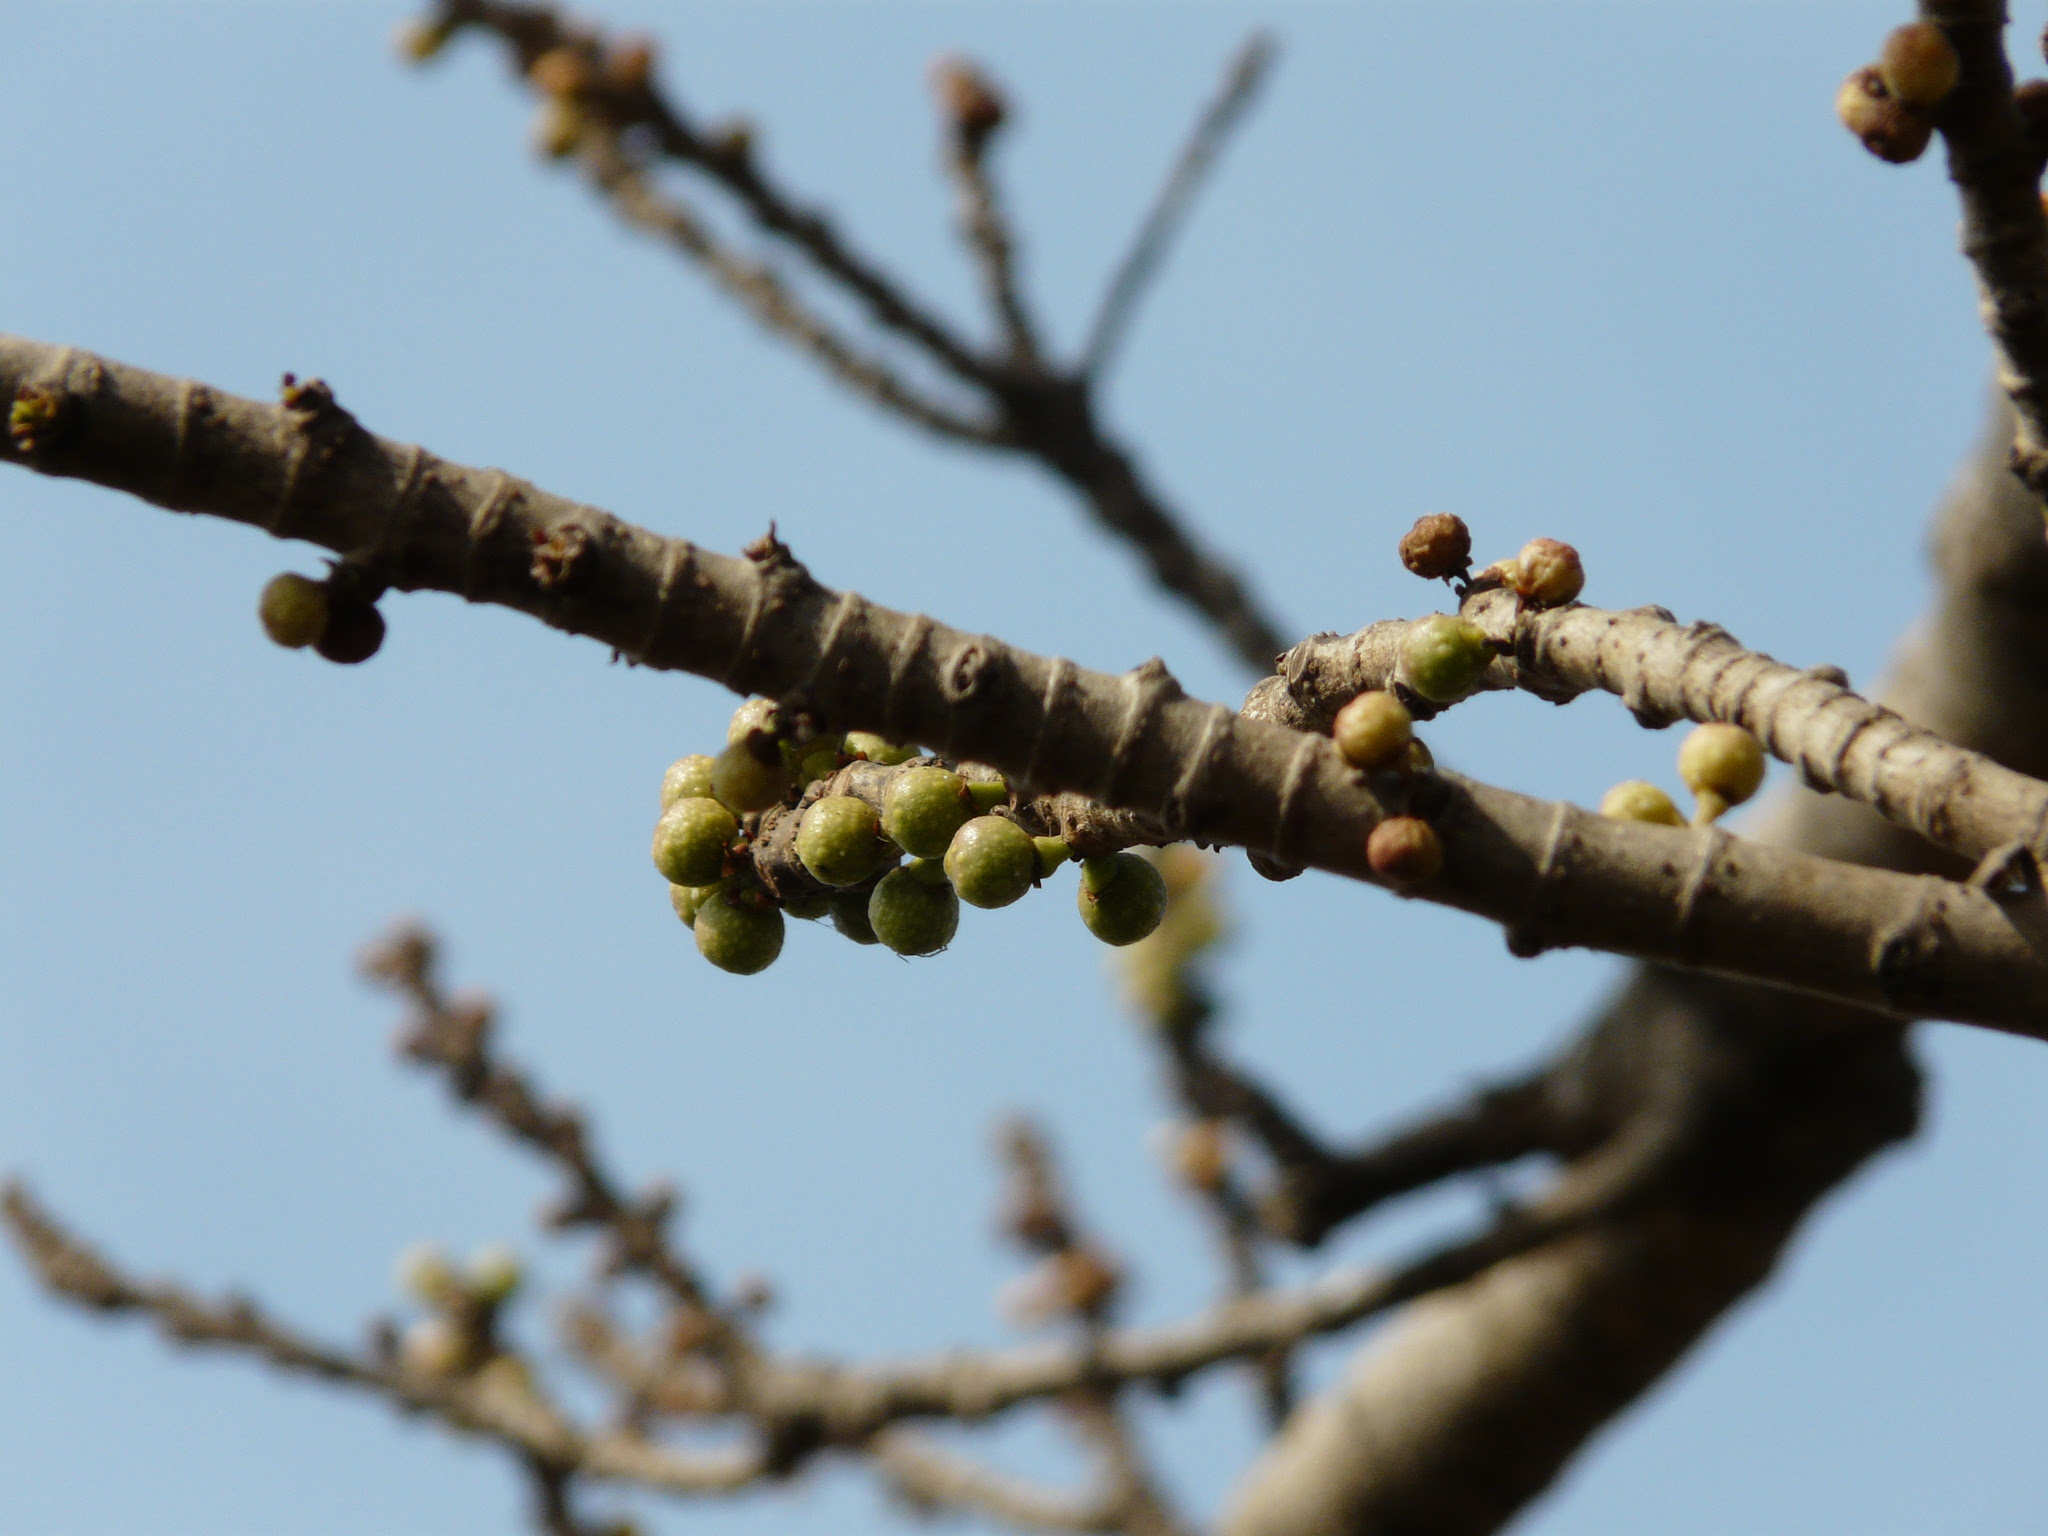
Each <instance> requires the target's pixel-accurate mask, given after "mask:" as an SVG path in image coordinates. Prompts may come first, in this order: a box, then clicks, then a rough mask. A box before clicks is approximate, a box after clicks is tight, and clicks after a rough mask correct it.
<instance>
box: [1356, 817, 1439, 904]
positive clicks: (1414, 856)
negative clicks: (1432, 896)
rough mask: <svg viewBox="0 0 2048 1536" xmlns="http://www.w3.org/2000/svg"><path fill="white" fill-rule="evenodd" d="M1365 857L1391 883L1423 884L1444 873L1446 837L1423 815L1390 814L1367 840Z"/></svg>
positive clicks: (1393, 884) (1383, 878)
mask: <svg viewBox="0 0 2048 1536" xmlns="http://www.w3.org/2000/svg"><path fill="white" fill-rule="evenodd" d="M1365 861H1366V863H1368V864H1370V865H1371V866H1372V872H1373V873H1374V874H1376V875H1378V876H1379V877H1380V878H1381V879H1382V880H1384V881H1386V882H1387V884H1389V885H1392V886H1396V887H1400V886H1409V885H1420V884H1421V883H1422V882H1423V881H1425V880H1434V879H1435V878H1436V877H1437V876H1438V875H1440V874H1442V873H1443V867H1444V845H1443V840H1442V839H1441V838H1439V837H1438V836H1437V835H1436V828H1435V827H1432V826H1431V825H1430V824H1429V823H1428V822H1426V821H1424V820H1423V819H1422V818H1421V817H1419V816H1389V817H1388V818H1387V819H1386V820H1385V821H1383V822H1381V823H1380V824H1379V825H1378V826H1376V827H1374V828H1373V829H1372V835H1371V836H1370V837H1368V838H1367V839H1366V840H1365Z"/></svg>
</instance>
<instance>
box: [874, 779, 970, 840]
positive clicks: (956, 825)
mask: <svg viewBox="0 0 2048 1536" xmlns="http://www.w3.org/2000/svg"><path fill="white" fill-rule="evenodd" d="M973 814H974V802H973V801H971V800H970V799H968V797H967V781H966V780H965V779H963V778H961V777H960V775H959V774H957V773H955V772H953V771H952V770H951V769H950V768H906V769H904V770H903V771H902V772H901V773H899V774H897V775H896V777H895V778H894V779H892V780H890V782H889V788H888V789H887V790H886V791H885V792H884V793H883V795H882V830H883V831H885V832H887V833H888V834H889V836H890V837H892V838H893V839H895V841H896V845H897V846H898V847H899V848H901V849H902V850H903V851H904V852H905V853H908V854H912V855H915V856H916V857H917V858H920V859H942V858H944V857H945V856H946V849H947V847H948V846H950V845H951V843H952V841H953V834H954V833H955V832H958V831H959V830H960V827H961V824H962V823H963V822H965V821H966V820H967V819H968V817H970V816H972V815H973Z"/></svg>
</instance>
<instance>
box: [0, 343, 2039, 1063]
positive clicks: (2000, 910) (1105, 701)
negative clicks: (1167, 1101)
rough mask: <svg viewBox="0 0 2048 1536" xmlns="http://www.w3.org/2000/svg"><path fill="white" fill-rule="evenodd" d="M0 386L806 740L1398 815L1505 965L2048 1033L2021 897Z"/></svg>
mask: <svg viewBox="0 0 2048 1536" xmlns="http://www.w3.org/2000/svg"><path fill="white" fill-rule="evenodd" d="M0 395H6V396H11V397H13V398H14V399H15V400H16V416H17V423H16V427H15V430H14V432H13V434H12V436H11V438H10V440H9V441H8V442H7V443H6V444H5V445H4V446H0V458H5V459H6V460H9V461H11V462H16V463H21V464H24V465H26V466H27V467H30V468H33V469H36V470H38V471H41V472H43V473H47V474H54V475H63V476H68V477H72V478H78V479H86V480H91V481H93V482H95V483H98V484H102V485H107V486H110V487H113V488H115V489H119V490H125V491H128V492H130V493H132V494H135V495H137V496H140V497H141V498H143V499H144V500H148V501H152V502H155V503H157V504H159V505H162V506H166V507H171V508H174V509H179V510H189V511H204V512H208V513H211V514H213V515H216V516H222V517H226V518H230V519H232V520H235V521H238V522H245V523H249V524H252V525H254V526H256V527H260V528H263V529H265V530H266V531H268V532H270V533H272V534H274V535H276V536H277V537H280V538H298V539H305V540H308V541H310V542H313V543H316V544H319V545H322V546H324V547H326V548H328V549H332V550H336V551H339V552H343V553H345V554H348V555H349V556H350V557H351V558H352V559H353V560H355V561H357V562H358V563H359V564H360V565H361V566H363V567H364V568H366V569H371V570H374V571H375V573H376V575H377V577H378V578H379V579H380V580H382V581H383V582H385V583H387V584H388V585H390V586H392V587H396V588H399V589H401V590H422V589H431V590H438V591H444V592H454V593H459V594H461V595H462V596H464V597H466V598H468V599H470V600H471V601H474V602H491V603H497V604H501V605H503V606H506V607H510V608H515V609H518V610H519V611H521V612H525V613H529V614H532V615H534V616H536V617H538V618H540V619H542V620H543V621H544V622H546V623H549V624H551V625H554V626H555V627H557V628H560V629H565V630H568V631H571V632H573V633H578V634H584V635H588V636H590V637H592V638H594V639H598V640H601V641H603V642H604V643H606V644H608V645H610V646H612V647H613V648H614V649H615V650H617V651H618V652H619V653H620V654H622V655H624V656H625V657H627V658H628V659H630V660H633V661H636V662H638V663H641V664H644V665H647V666H653V667H659V668H668V669H675V670H682V671H689V672H694V673H696V674H698V675H700V676H704V677H709V678H713V679H715V680H717V681H719V682H722V683H724V684H725V685H726V686H728V687H731V688H734V689H737V690H743V691H750V692H758V693H765V694H768V695H770V696H774V697H778V698H782V699H783V700H784V701H785V703H787V704H790V705H791V706H792V707H793V709H794V710H795V711H796V712H799V713H805V714H809V715H810V716H812V717H813V718H814V719H815V720H816V722H817V723H818V724H819V725H820V726H821V727H823V728H827V729H865V730H873V731H878V732H880V733H881V734H883V735H885V736H887V737H889V738H890V739H892V740H899V741H902V740H909V741H918V742H923V743H926V744H929V745H932V746H935V747H937V748H939V749H940V750H942V751H943V752H944V753H945V754H946V755H947V756H950V757H954V758H972V759H975V760H977V761H981V762H986V763H990V764H993V765H994V766H995V767H997V768H999V769H1001V770H1003V771H1004V772H1005V773H1007V774H1009V775H1010V776H1011V777H1012V778H1013V780H1015V781H1016V782H1017V783H1019V784H1022V785H1025V786H1029V787H1034V788H1037V789H1041V790H1049V791H1061V790H1069V791H1076V792H1081V793H1085V794H1088V795H1091V796H1092V797H1094V798H1096V799H1098V800H1100V801H1102V802H1103V803H1105V804H1107V805H1109V806H1111V807H1114V808H1118V809H1123V810H1130V811H1136V812H1139V813H1141V814H1144V815H1147V816H1152V817H1156V818H1158V820H1159V821H1160V822H1161V823H1162V824H1163V825H1164V826H1165V827H1166V829H1167V830H1168V832H1169V833H1170V834H1171V835H1175V836H1179V837H1186V838H1192V839H1195V840H1198V841H1202V842H1207V843H1214V844H1230V845H1235V846H1241V847H1245V848H1248V849H1251V850H1254V851H1256V852H1259V853H1261V854H1264V855H1267V856H1269V857H1271V858H1274V859H1278V860H1282V861H1290V862H1296V863H1304V864H1308V865H1311V866H1314V867H1316V868H1321V869H1326V870H1329V871H1331V872H1333V873H1336V874H1342V875H1348V876H1351V877H1354V878H1359V879H1371V878H1373V875H1372V871H1371V868H1370V866H1369V864H1368V863H1367V860H1366V857H1365V836H1366V833H1367V832H1368V831H1369V830H1370V829H1371V827H1372V826H1373V825H1374V824H1375V823H1376V822H1377V821H1378V820H1379V819H1380V818H1381V817H1382V816H1384V815H1386V814H1389V813H1390V812H1391V811H1393V810H1394V809H1397V808H1399V809H1408V810H1413V811H1415V812H1417V813H1418V814H1422V815H1425V816H1427V817H1428V818H1429V819H1430V820H1431V821H1432V822H1433V824H1434V825H1435V826H1436V828H1437V830H1438V832H1439V834H1440V835H1441V837H1442V839H1443V843H1444V847H1445V851H1446V858H1445V864H1444V869H1443V873H1442V874H1441V876H1440V877H1438V878H1437V879H1435V880H1432V881H1430V882H1428V883H1427V884H1425V885H1423V886H1420V887H1416V888H1414V889H1413V890H1412V892H1411V894H1414V895H1418V896H1422V897H1425V898H1427V899H1430V900H1433V901H1439V902H1442V903H1445V904H1447V905H1451V906H1455V907H1459V908H1461V909H1463V910H1466V911H1469V912H1474V913H1477V914H1479V915H1481V916H1485V917H1490V918H1492V919H1494V920H1495V921H1498V922H1500V923H1502V924H1504V925H1505V926H1506V927H1507V929H1508V933H1509V943H1510V947H1511V948H1514V949H1515V950H1516V951H1517V952H1518V953H1534V952H1536V951H1537V950H1540V949H1542V948H1545V947H1549V946H1555V945H1563V944H1583V945H1589V946H1591V947H1596V948H1602V949H1609V950H1613V951H1616V952H1619V953H1623V954H1631V955H1636V956H1639V957H1642V958H1647V959H1660V960H1668V961H1671V962H1673V963H1676V964H1681V965H1687V966H1693V967H1698V968H1702V969H1707V970H1713V971H1720V972H1723V973H1726V974H1729V975H1735V976H1746V977H1750V978H1753V979H1757V980H1763V981H1769V982H1772V983H1774V984H1776V985H1781V986H1788V987H1793V988H1798V989H1801V990H1806V991H1810V992H1814V993H1818V994H1820V995H1824V996H1829V997H1834V998H1838V999H1842V1000H1845V1001H1850V1002H1855V1003H1860V1004H1865V1005H1867V1006H1871V1007H1876V1008H1880V1009H1883V1010H1885V1011H1886V1012H1889V1013H1893V1014H1895V1015H1897V1016H1900V1017H1906V1018H1922V1017H1938V1018H1949V1019H1955V1020H1958V1021H1961V1022H1967V1023H1980V1024H1986V1025H1989V1026H1991V1027H1994V1028H2000V1029H2006V1030H2010V1031H2013V1032H2015V1033H2020V1034H2029V1035H2035V1036H2043V1035H2048V961H2044V958H2043V952H2042V948H2041V945H2040V942H2039V940H2038V937H2037V934H2036V931H2035V929H2034V927H2033V926H2032V925H2033V924H2034V923H2035V920H2036V916H2037V914H2038V912H2039V909H2040V906H2041V903H2040V902H2039V901H2038V900H2036V899H2034V898H2031V897H2030V898H2028V899H2026V900H2022V901H2016V902H2006V903H2001V901H1999V900H1997V899H1994V897H1993V896H1992V895H1991V894H1989V893H1987V892H1986V891H1985V890H1983V889H1979V888H1977V887H1975V886H1971V885H1964V884H1958V883H1955V882H1952V881H1944V880H1938V879H1933V878H1929V877H1918V876H1905V875H1896V874H1891V873H1888V872H1884V871H1874V870H1865V869H1859V868H1855V867H1852V866H1849V865H1844V864H1837V863H1834V862H1831V861H1829V860H1825V859H1819V858H1814V857H1812V856H1810V855H1804V854H1798V853H1792V852H1787V851H1783V850H1779V849H1774V848H1769V847H1766V846H1764V845H1761V844H1757V843H1751V842H1747V841H1744V840H1741V839H1736V838H1731V837H1729V836H1728V835H1727V834H1725V833H1722V832H1719V831H1717V830H1713V829H1707V830H1704V831H1688V830H1679V829H1672V828H1664V827H1653V826H1644V825H1640V824H1634V823H1622V822H1617V821H1613V820H1610V819H1608V818H1604V817H1600V816H1594V815H1591V814H1588V813H1586V812H1583V811H1579V810H1576V809H1574V808H1572V807H1570V806H1566V805H1561V804H1552V803H1546V802H1543V801H1539V800H1534V799H1531V798H1529V797H1527V796H1523V795H1518V794H1514V793H1512V792H1510V791H1507V790H1502V789H1496V788H1492V787H1490V786H1486V785H1482V784H1477V783H1474V782H1471V781H1468V780H1464V779H1460V778H1458V777H1456V776H1455V775H1441V776H1438V775H1424V776H1421V777H1419V778H1417V779H1414V780H1399V781H1391V780H1390V781H1387V782H1384V783H1382V782H1381V781H1377V780H1375V781H1372V782H1368V781H1367V780H1366V779H1365V777H1364V776H1362V775H1360V774H1358V773H1357V772H1355V771H1353V770H1352V769H1350V768H1348V767H1347V766H1346V765H1345V763H1344V762H1343V760H1342V759H1341V758H1340V757H1339V756H1338V754H1337V752H1336V750H1335V748H1334V747H1333V746H1332V745H1331V744H1330V743H1329V741H1328V740H1327V739H1325V738H1322V737H1317V736H1310V735H1306V734H1303V733H1300V732H1297V731H1294V730H1290V729H1288V728H1286V727H1284V726H1281V725H1278V724H1274V723H1272V722H1269V721H1264V720H1259V719H1255V718H1244V717H1239V716H1237V715H1234V714H1233V713H1232V712H1231V711H1230V710H1228V709H1227V708H1225V707H1223V706H1221V705H1217V704H1209V703H1202V702H1198V701H1195V700H1191V699H1188V698H1187V697H1186V696H1185V695H1184V694H1183V693H1182V692H1181V690H1180V688H1179V686H1178V684H1176V683H1175V681H1174V680H1173V678H1172V676H1171V675H1170V674H1169V673H1168V672H1167V671H1166V669H1165V668H1164V667H1163V666H1162V665H1161V664H1159V663H1158V662H1157V661H1156V660H1155V661H1151V662H1148V663H1146V664H1145V665H1144V666H1141V667H1139V668H1137V669H1135V670H1133V671H1131V672H1129V673H1126V674H1124V675H1123V676H1121V677H1111V676H1108V675H1107V674H1103V673H1096V672H1090V671H1087V670H1084V669H1082V668H1079V667H1076V666H1075V665H1074V664H1073V663H1071V662H1069V661H1065V660H1058V659H1050V658H1045V657H1039V656H1034V655H1031V654H1029V653H1027V652H1023V651H1020V650H1017V649H1015V648H1014V647H1011V646H1008V645H1005V644H1003V643H1002V642H1001V641H998V640H995V639H993V638H991V637H988V636H973V635H967V634H963V633H961V632H960V631H957V630H953V629H949V628H947V627H945V626H943V625H940V624H937V623H934V622H933V621H932V620H930V619H928V618H925V617H923V616H920V615H909V614H903V613H898V612H894V611H892V610H890V609H887V608H883V607H880V606H879V605H876V604H872V603H869V602H867V601H866V600H865V599H863V598H861V597H860V596H858V595H857V594H854V593H841V592H834V591H831V590H829V589H827V588H825V587H823V586H821V585H819V584H818V583H817V582H815V581H814V580H812V579H811V577H810V575H809V573H808V572H807V571H805V570H804V569H803V567H802V566H801V565H799V564H798V563H797V562H796V561H795V560H794V559H793V558H792V557H791V556H790V555H789V552H788V551H787V550H786V549H785V548H784V547H783V546H781V545H780V544H779V543H776V542H774V541H773V540H772V539H770V540H767V541H764V542H763V543H761V544H760V545H757V546H756V547H755V549H754V550H753V551H752V552H751V555H750V558H748V559H745V560H736V559H732V558H730V557H727V556H723V555H717V554H713V553H710V552H709V551H706V550H702V549H699V548H697V547H696V546H695V545H693V544H690V543H688V542H686V541H684V540H680V539H663V538H661V537H659V536H657V535H655V534H653V533H650V532H648V531H646V530H645V529H640V528H635V527H633V526H631V525H629V524H627V523H624V522H621V521H620V520H619V519H617V518H615V517H613V516H611V515H610V514H609V513H606V512H602V511H600V510H598V509H597V508H594V507H589V506H583V505H579V504H577V503H574V502H570V501H566V500H563V499H562V498H560V497H556V496H552V495H550V494H548V493H546V492H544V491H541V490H539V489H538V488H536V487H534V486H532V485H529V484H527V483H526V482H524V481H520V480H517V479H515V478H513V477H512V476H510V475H507V474H505V473H504V472H503V471H499V470H478V469H472V468H468V467H466V466H462V465H458V464H453V463H450V462H449V461H447V460H444V459H439V458H436V457H435V456H434V455H432V454H430V453H428V452H426V450H424V449H422V448H418V447H414V446H411V445H407V444H399V443H394V442H390V441H387V440H385V439H381V438H378V437H375V436H373V435H372V434H370V433H369V432H367V431H365V430H364V429H363V428H362V427H360V426H359V425H358V424H357V423H356V421H355V419H354V418H353V417H352V416H350V415H349V414H348V413H347V412H346V411H345V410H343V409H342V408H341V407H340V406H339V405H337V404H336V403H335V401H334V399H333V397H332V395H331V394H330V393H329V392H328V391H327V390H326V388H325V386H323V385H319V384H317V383H315V384H293V385H289V386H288V387H287V388H286V390H285V394H284V399H283V402H282V403H281V404H280V405H276V406H267V405H262V404H259V403H258V402H255V401H252V400H246V399H241V398H239V397H236V396H232V395H225V394H220V393H216V392H215V391H213V390H211V389H210V388H208V387H207V386H205V385H201V384H197V383H194V382H192V381H189V380H184V381H181V380H177V379H172V378H168V377H165V376H163V375H160V374H153V373H149V372H147V371H145V370H142V369H137V368H131V367H128V366H126V365H124V364H119V363H114V362H112V361H110V360H107V359H104V358H98V357H94V356H91V355H90V354H86V353H82V352H78V351H74V350H71V349H65V348H56V347H50V346H45V345H42V344H40V343H36V342H30V341H24V340H20V339H15V338H5V339H0ZM24 421H25V422H27V424H28V425H27V428H26V429H24V427H23V425H22V423H23V422H24ZM2031 831H2032V828H2031V827H2028V828H2020V829H2016V832H2017V833H2018V834H2025V833H2028V832H2031Z"/></svg>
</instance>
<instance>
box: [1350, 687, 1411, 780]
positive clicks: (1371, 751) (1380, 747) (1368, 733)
mask: <svg viewBox="0 0 2048 1536" xmlns="http://www.w3.org/2000/svg"><path fill="white" fill-rule="evenodd" d="M1330 735H1331V736H1332V737H1333V738H1334V739H1335V740H1336V743H1337V750H1338V751H1339V752H1340V753H1342V754H1343V757H1344V761H1345V762H1347V763H1349V764H1350V765H1351V766H1352V767H1354V768H1364V769H1366V770H1368V771H1371V770H1374V769H1379V768H1391V767H1393V766H1394V765H1395V764H1396V763H1398V762H1400V761H1402V760H1403V759H1404V758H1405V757H1406V756H1407V755H1408V747H1409V744H1410V743H1411V742H1413V741H1414V739H1415V718H1414V716H1412V715H1410V714H1409V713H1408V707H1407V706H1406V705H1405V704H1403V703H1402V702H1401V701H1400V700H1399V699H1397V698H1395V697H1394V696H1393V695H1392V694H1391V693H1380V692H1377V691H1375V692H1372V693H1361V694H1360V695H1359V696H1358V697H1357V698H1355V699H1353V700H1352V701H1351V702H1350V703H1349V704H1346V705H1345V706H1344V707H1343V708H1342V709H1340V710H1338V711H1337V718H1336V720H1335V721H1334V722H1333V723H1332V724H1331V727H1330Z"/></svg>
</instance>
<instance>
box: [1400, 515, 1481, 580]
mask: <svg viewBox="0 0 2048 1536" xmlns="http://www.w3.org/2000/svg"><path fill="white" fill-rule="evenodd" d="M1401 563H1402V564H1403V565H1405V566H1407V567H1408V569H1409V570H1411V571H1413V572H1414V573H1415V574H1416V575H1417V576H1420V577H1422V578H1423V580H1425V581H1437V580H1440V579H1441V578H1443V577H1446V576H1462V575H1464V574H1465V572H1466V571H1467V570H1468V569H1469V568H1470V567H1471V564H1472V530H1471V529H1469V528H1467V527H1466V526H1465V520H1464V519H1463V518H1461V517H1455V516H1453V515H1452V514H1451V513H1449V512H1432V513H1430V514H1429V515H1428V516H1426V517H1418V518H1417V519H1416V520H1415V526H1414V527H1413V528H1410V529H1409V530H1408V531H1407V532H1406V533H1404V534H1403V535H1401Z"/></svg>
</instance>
